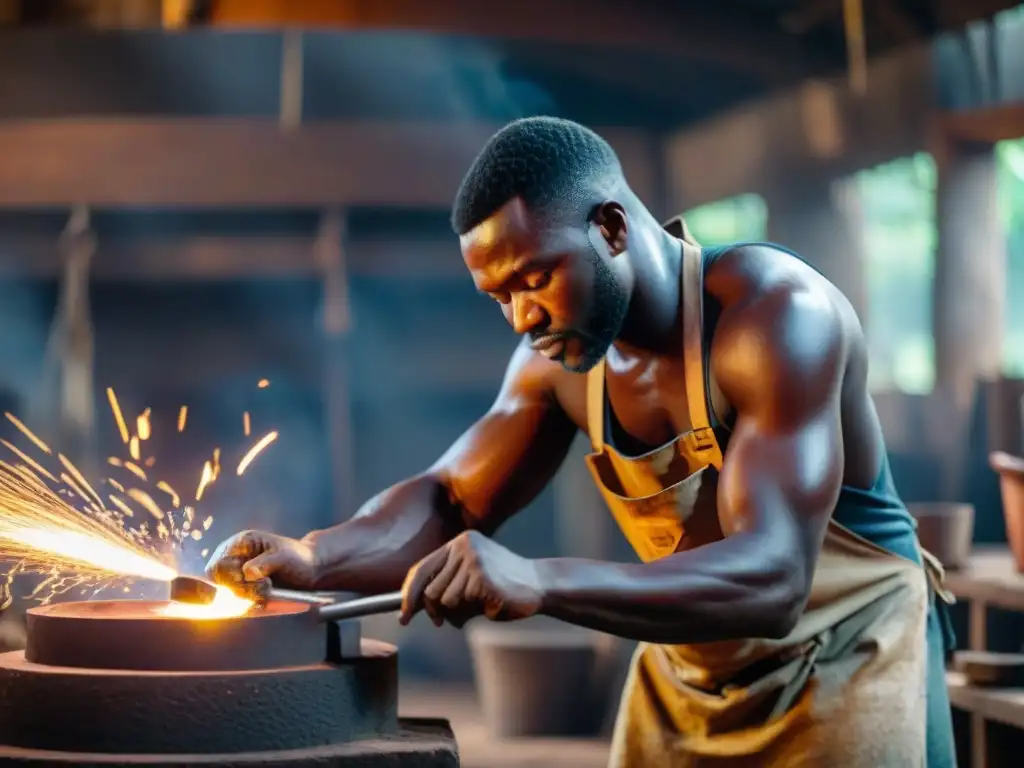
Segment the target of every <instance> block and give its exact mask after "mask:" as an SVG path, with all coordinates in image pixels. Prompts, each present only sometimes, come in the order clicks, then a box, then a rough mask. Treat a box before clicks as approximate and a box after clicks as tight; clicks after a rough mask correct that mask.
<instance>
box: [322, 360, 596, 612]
mask: <svg viewBox="0 0 1024 768" xmlns="http://www.w3.org/2000/svg"><path fill="white" fill-rule="evenodd" d="M552 370H553V365H552V364H551V363H549V362H548V361H547V360H544V359H543V358H541V357H539V356H538V355H536V353H534V352H532V351H530V349H529V348H528V347H527V346H526V345H521V346H520V347H519V348H518V349H517V350H516V352H515V354H514V355H513V356H512V360H511V361H510V363H509V367H508V370H507V372H506V374H505V380H504V382H503V383H502V387H501V391H500V392H499V394H498V397H497V399H496V400H495V402H494V405H493V406H491V409H490V410H489V411H488V412H487V414H486V415H484V416H483V418H481V419H480V420H479V421H477V422H476V423H475V424H474V425H473V426H472V427H470V428H469V430H468V431H467V432H466V433H465V434H463V435H462V437H461V438H460V439H459V440H458V441H457V442H456V443H455V444H454V445H453V446H452V447H451V448H450V449H449V450H448V452H447V453H445V454H444V456H442V457H441V459H440V460H438V461H437V462H436V463H435V464H434V465H433V466H432V467H431V468H430V469H429V470H427V471H426V472H424V473H423V474H421V475H418V476H416V477H413V478H411V479H409V480H405V481H403V482H401V483H398V484H397V485H394V486H392V487H391V488H388V489H387V490H385V491H383V492H382V493H380V494H378V495H377V496H375V497H374V498H372V499H370V501H368V502H367V503H366V504H365V505H363V507H362V508H361V509H360V510H359V512H357V513H356V515H355V516H354V517H353V518H352V519H351V520H349V521H346V522H344V523H341V524H340V525H338V526H335V527H333V528H329V529H327V530H323V531H315V532H313V533H311V534H309V535H308V536H307V537H306V541H309V542H311V543H312V544H313V546H314V550H315V552H316V559H317V562H318V567H317V573H318V576H317V579H316V581H317V587H318V588H319V589H343V590H351V591H355V592H364V593H376V592H384V591H388V590H394V589H398V588H399V587H401V585H402V581H403V580H404V578H405V576H406V573H407V572H408V570H409V568H410V567H412V566H413V565H414V564H415V563H416V562H417V561H419V560H420V559H421V558H423V557H425V556H426V555H428V554H430V553H431V552H432V551H434V550H435V549H437V548H438V547H440V546H442V545H443V544H445V543H446V542H447V541H448V540H450V539H451V538H453V537H454V536H456V535H457V534H459V533H461V532H463V531H465V530H479V531H481V532H483V533H486V534H491V533H493V532H494V531H495V530H496V529H497V528H498V526H500V525H501V523H503V522H504V521H505V520H506V519H508V517H509V516H511V515H512V514H514V513H515V512H517V511H518V510H519V509H521V508H522V507H524V506H526V505H527V504H529V503H530V501H531V500H532V499H533V498H534V496H536V495H537V493H538V492H539V491H540V490H541V489H542V488H543V487H544V486H545V485H546V484H547V483H548V481H549V480H550V479H551V477H552V476H553V475H554V473H555V472H556V471H557V470H558V467H559V466H560V465H561V463H562V460H563V459H564V458H565V455H566V453H567V452H568V450H569V446H570V445H571V443H572V439H573V436H574V435H575V432H576V427H575V425H574V424H573V423H572V422H571V421H570V420H569V419H568V417H567V416H566V415H565V414H564V412H563V411H562V410H561V408H560V407H559V405H558V404H557V402H556V400H555V397H554V395H553V392H552V389H551V386H550V376H551V372H552Z"/></svg>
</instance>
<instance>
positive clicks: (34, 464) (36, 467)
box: [0, 440, 57, 483]
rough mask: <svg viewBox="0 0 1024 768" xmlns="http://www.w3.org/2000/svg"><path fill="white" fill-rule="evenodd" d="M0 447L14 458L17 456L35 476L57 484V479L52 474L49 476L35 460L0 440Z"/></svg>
mask: <svg viewBox="0 0 1024 768" xmlns="http://www.w3.org/2000/svg"><path fill="white" fill-rule="evenodd" d="M0 445H3V447H4V448H6V449H7V450H8V451H10V452H11V453H13V454H14V455H15V456H17V457H18V458H19V459H21V460H22V461H23V462H25V463H26V464H27V465H28V467H29V469H31V470H32V471H33V472H35V473H36V474H37V475H42V476H43V477H45V478H46V479H47V480H50V481H52V482H54V483H56V482H57V478H56V477H54V476H53V475H52V474H50V473H49V472H48V471H47V470H46V469H45V468H44V467H43V465H42V464H39V463H38V462H36V460H35V459H33V458H32V457H31V456H29V455H28V454H26V453H24V452H23V451H21V450H19V449H18V448H17V447H16V446H14V445H12V444H11V443H9V442H7V441H6V440H0Z"/></svg>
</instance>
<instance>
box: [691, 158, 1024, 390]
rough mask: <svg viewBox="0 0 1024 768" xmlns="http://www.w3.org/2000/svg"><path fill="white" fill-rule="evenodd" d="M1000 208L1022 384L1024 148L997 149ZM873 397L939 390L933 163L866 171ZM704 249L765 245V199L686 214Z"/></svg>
mask: <svg viewBox="0 0 1024 768" xmlns="http://www.w3.org/2000/svg"><path fill="white" fill-rule="evenodd" d="M996 153H997V160H998V163H999V165H998V183H999V188H998V201H999V210H1000V216H1001V219H1002V221H1003V224H1004V227H1005V231H1006V234H1007V246H1008V247H1007V280H1006V325H1005V331H1006V332H1005V342H1004V354H1003V360H1004V370H1005V372H1006V373H1007V374H1008V375H1011V376H1024V138H1022V139H1015V140H1013V141H1004V142H1002V143H1000V144H999V145H997V147H996ZM855 178H856V183H857V187H858V190H859V192H860V197H861V205H862V209H863V213H864V239H865V252H866V263H865V278H866V281H867V295H868V298H867V315H866V317H864V318H863V320H864V326H865V330H866V333H867V337H868V347H869V355H870V384H871V387H872V389H893V388H895V389H898V390H901V391H904V392H909V393H922V394H923V393H927V392H929V391H931V389H932V387H933V386H934V382H935V343H934V336H933V332H932V285H933V280H934V275H935V248H936V243H937V239H938V231H937V228H936V221H935V191H936V181H937V172H936V167H935V162H934V160H933V159H932V157H931V156H930V155H928V154H925V153H921V154H917V155H914V156H912V157H904V158H900V159H898V160H894V161H892V162H889V163H885V164H884V165H880V166H878V167H876V168H871V169H868V170H864V171H861V172H860V173H858V174H857V175H856V177H855ZM685 215H686V221H687V224H688V225H689V227H690V231H691V232H692V233H693V235H694V236H695V237H696V238H697V240H698V241H700V242H701V243H704V244H707V245H715V244H721V243H729V242H739V241H743V240H764V239H765V238H766V232H767V224H768V215H769V212H768V210H767V207H766V205H765V202H764V200H763V199H762V198H761V197H760V196H759V195H737V196H736V197H732V198H729V199H727V200H721V201H719V202H716V203H710V204H708V205H702V206H700V207H699V208H695V209H693V210H691V211H688V212H687V213H686V214H685Z"/></svg>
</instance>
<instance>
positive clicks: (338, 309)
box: [316, 211, 355, 524]
mask: <svg viewBox="0 0 1024 768" xmlns="http://www.w3.org/2000/svg"><path fill="white" fill-rule="evenodd" d="M316 250H317V261H318V263H319V265H320V268H321V270H322V275H323V286H324V293H323V314H322V316H321V323H322V330H323V337H324V346H325V354H324V361H325V371H324V410H325V412H326V419H327V431H328V444H329V445H330V451H331V462H330V464H331V484H332V497H333V499H334V508H333V515H332V519H331V520H329V521H325V522H326V523H327V524H334V523H337V522H340V521H341V520H344V519H347V518H348V517H350V516H351V515H352V514H353V513H354V512H355V502H354V498H355V497H354V494H353V488H354V483H355V480H354V469H355V468H354V462H353V445H352V410H351V409H352V405H351V398H350V395H349V383H348V362H349V361H348V358H349V356H348V338H347V337H348V332H349V330H350V329H351V315H350V311H349V295H348V272H347V269H346V265H345V217H344V214H343V213H342V212H340V211H328V212H326V213H324V215H323V217H322V219H321V222H320V233H319V235H318V237H317V242H316Z"/></svg>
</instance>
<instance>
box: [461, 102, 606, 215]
mask: <svg viewBox="0 0 1024 768" xmlns="http://www.w3.org/2000/svg"><path fill="white" fill-rule="evenodd" d="M621 176H622V166H621V165H620V164H619V158H618V156H617V155H616V154H615V150H613V149H612V148H611V146H610V145H609V144H608V142H607V141H605V140H604V139H602V138H601V137H600V136H598V135H597V134H596V133H594V132H593V131H592V130H590V129H589V128H585V127H584V126H582V125H580V124H579V123H574V122H572V121H571V120H563V119H561V118H557V117H526V118H522V119H520V120H516V121H514V122H512V123H509V124H508V125H506V126H505V127H504V128H502V129H501V130H500V131H498V132H497V133H496V134H494V136H492V137H491V138H490V139H489V140H488V142H487V144H486V145H484V148H483V149H482V150H481V151H480V154H479V155H477V157H476V159H475V160H474V161H473V164H472V165H471V166H470V168H469V171H468V172H467V173H466V176H465V178H463V180H462V184H461V185H460V186H459V191H458V193H457V194H456V196H455V202H454V203H453V205H452V219H451V223H452V229H454V230H455V234H457V235H464V234H466V233H467V232H468V231H469V230H471V229H473V227H475V226H477V225H478V224H480V223H481V222H482V221H484V220H486V219H487V218H489V217H490V216H492V215H493V214H494V212H495V211H497V210H498V209H499V208H501V207H502V206H503V205H505V204H506V203H507V202H508V201H509V200H512V199H513V198H516V197H519V198H522V200H523V202H524V203H526V205H527V207H528V208H530V210H532V211H540V212H543V213H546V214H551V215H554V216H564V215H566V214H569V215H572V214H576V213H578V212H579V210H580V209H581V208H583V207H584V206H586V205H587V204H589V203H595V204H596V203H597V202H600V201H598V200H592V198H593V197H594V195H595V187H596V186H597V184H598V183H599V182H601V181H603V180H607V179H611V178H615V177H621ZM587 213H589V211H587ZM584 215H586V214H584ZM581 220H582V219H581Z"/></svg>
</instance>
